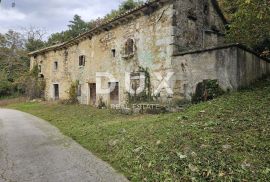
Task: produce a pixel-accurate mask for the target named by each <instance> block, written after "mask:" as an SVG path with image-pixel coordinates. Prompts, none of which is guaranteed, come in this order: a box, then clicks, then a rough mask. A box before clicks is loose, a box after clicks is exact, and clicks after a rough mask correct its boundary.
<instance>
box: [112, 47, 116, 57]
mask: <svg viewBox="0 0 270 182" xmlns="http://www.w3.org/2000/svg"><path fill="white" fill-rule="evenodd" d="M112 57H114V58H115V57H116V50H115V49H112Z"/></svg>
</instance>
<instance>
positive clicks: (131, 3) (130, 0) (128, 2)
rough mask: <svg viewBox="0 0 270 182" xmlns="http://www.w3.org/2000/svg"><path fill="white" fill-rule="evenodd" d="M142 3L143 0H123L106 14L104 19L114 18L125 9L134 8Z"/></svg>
mask: <svg viewBox="0 0 270 182" xmlns="http://www.w3.org/2000/svg"><path fill="white" fill-rule="evenodd" d="M143 3H144V1H142V0H137V1H135V0H125V1H123V2H122V3H121V4H120V6H119V7H118V9H117V10H112V11H111V13H109V14H107V15H106V16H105V18H104V19H112V18H115V17H117V16H119V15H120V14H122V13H124V12H126V11H129V10H131V9H134V8H136V7H138V6H140V5H142V4H143Z"/></svg>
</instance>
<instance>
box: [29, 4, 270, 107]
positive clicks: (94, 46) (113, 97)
mask: <svg viewBox="0 0 270 182" xmlns="http://www.w3.org/2000/svg"><path fill="white" fill-rule="evenodd" d="M226 24H227V21H226V19H225V18H224V16H223V14H222V12H221V10H220V8H219V6H218V3H217V2H216V1H215V0H154V1H151V2H148V3H145V4H144V5H142V6H140V7H137V8H135V9H133V10H131V11H128V12H126V13H124V14H122V15H120V16H118V17H116V18H114V19H112V20H110V21H108V22H105V23H103V24H102V25H100V26H98V27H96V28H94V29H92V30H90V31H88V32H85V33H84V34H81V35H79V36H78V37H76V38H74V39H72V40H70V41H67V42H64V43H61V44H57V45H54V46H51V47H47V48H44V49H42V50H38V51H35V52H32V53H30V54H29V55H30V57H31V68H33V67H34V65H38V67H39V70H40V77H41V78H43V79H45V81H46V90H45V98H46V99H47V100H57V99H61V100H64V99H68V97H69V88H70V86H71V84H72V83H74V82H78V100H79V102H80V103H81V104H88V105H91V104H92V105H97V104H98V102H99V101H101V100H102V101H103V102H104V103H105V104H107V105H110V104H125V103H127V101H128V100H129V99H130V97H131V96H130V94H129V93H128V90H127V88H126V87H127V83H129V84H128V85H131V88H133V90H135V91H136V89H137V88H138V82H142V81H144V82H147V83H144V84H145V85H144V86H145V89H144V92H145V95H147V96H151V97H152V96H153V95H154V97H155V98H154V100H155V101H158V102H165V103H166V102H171V101H173V100H175V101H176V100H180V101H181V100H183V99H188V100H191V97H192V95H193V94H194V93H195V91H196V87H197V85H198V83H200V82H202V81H203V80H207V79H209V80H217V81H218V83H219V85H220V87H221V88H222V89H224V90H236V89H238V88H240V87H243V86H247V85H249V84H251V83H252V82H253V81H255V80H256V79H258V78H260V77H262V76H263V75H265V74H269V73H270V64H269V61H268V60H265V59H262V58H260V57H259V56H258V55H256V54H255V53H254V52H252V51H250V50H248V49H246V48H245V47H243V46H241V45H238V44H233V45H224V33H225V30H226ZM105 72H106V73H109V75H111V76H113V77H114V79H109V78H108V77H106V76H104V75H103V77H101V76H100V75H99V76H98V74H99V73H105ZM141 72H144V73H146V75H147V77H145V76H144V77H142V76H141V74H140V73H141ZM127 73H130V74H129V77H127ZM169 73H172V74H171V77H169V78H170V79H168V80H167V81H168V82H167V83H168V84H167V85H165V86H167V87H169V88H171V90H172V91H173V92H172V93H170V92H168V88H166V87H160V84H161V82H163V81H164V79H163V80H162V78H166V76H168V74H169ZM127 78H128V80H127ZM141 78H143V79H141ZM97 81H99V82H100V83H97ZM110 85H113V86H114V87H113V88H114V89H111V90H110V92H109V93H103V92H99V91H98V88H100V87H102V88H104V89H105V88H108V87H109V86H110ZM158 88H160V90H159V91H160V92H158V93H156V94H154V90H158ZM136 96H137V95H136V93H135V94H134V93H133V95H132V97H135V98H136ZM138 97H139V96H138ZM140 101H142V102H143V100H140Z"/></svg>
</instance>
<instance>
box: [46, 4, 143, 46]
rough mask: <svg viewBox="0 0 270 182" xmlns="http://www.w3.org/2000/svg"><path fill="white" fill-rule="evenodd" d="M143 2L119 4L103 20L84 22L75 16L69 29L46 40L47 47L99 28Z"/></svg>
mask: <svg viewBox="0 0 270 182" xmlns="http://www.w3.org/2000/svg"><path fill="white" fill-rule="evenodd" d="M143 2H144V1H141V0H136V1H135V0H125V1H124V2H122V3H121V4H120V6H119V7H118V9H117V10H112V11H111V12H110V13H109V14H107V15H105V17H104V18H97V19H96V20H92V21H90V22H85V21H84V20H82V18H81V17H80V16H79V15H75V16H74V17H73V20H71V21H70V22H69V23H70V24H69V25H68V28H69V29H68V30H66V31H62V32H58V33H54V34H52V35H51V36H50V37H49V39H48V42H47V45H48V46H50V45H53V44H56V43H61V42H66V41H68V40H70V39H72V38H74V37H76V36H78V35H80V34H82V33H84V32H86V31H88V30H90V29H93V28H95V27H97V26H99V25H100V24H101V23H102V22H104V21H106V20H109V19H113V18H115V17H116V16H118V15H120V14H122V13H124V12H126V11H128V10H131V9H133V8H135V7H137V6H139V5H141V4H143Z"/></svg>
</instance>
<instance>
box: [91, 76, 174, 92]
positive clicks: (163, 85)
mask: <svg viewBox="0 0 270 182" xmlns="http://www.w3.org/2000/svg"><path fill="white" fill-rule="evenodd" d="M154 76H155V77H156V79H157V80H158V82H159V85H158V86H157V88H155V90H154V92H153V93H154V95H155V96H156V95H158V94H160V92H161V91H162V90H163V89H165V90H166V92H167V94H169V95H172V94H173V88H172V82H171V80H172V78H173V76H174V72H168V73H167V74H166V75H165V76H163V75H162V74H161V73H159V72H155V73H154ZM145 79H146V76H145V73H143V72H140V73H139V75H136V76H132V73H130V72H126V73H125V84H124V85H125V89H126V92H128V93H129V94H131V95H135V94H140V93H142V92H143V91H144V90H145ZM104 80H106V83H108V82H109V83H110V84H108V85H107V86H106V87H105V88H104V87H102V83H103V82H102V81H104ZM132 80H138V81H139V85H138V87H137V88H132V84H131V81H132ZM104 82H105V81H104ZM117 82H119V81H118V80H117V79H115V77H114V76H113V74H111V73H108V72H98V73H96V86H97V88H96V89H97V93H98V94H109V93H111V92H112V91H113V90H114V89H115V88H116V83H117Z"/></svg>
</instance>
